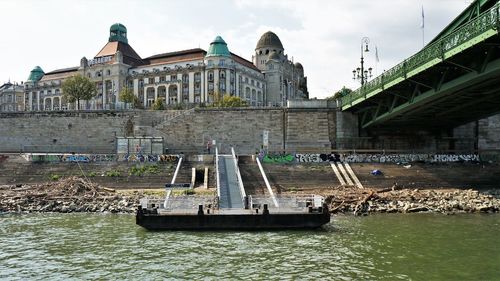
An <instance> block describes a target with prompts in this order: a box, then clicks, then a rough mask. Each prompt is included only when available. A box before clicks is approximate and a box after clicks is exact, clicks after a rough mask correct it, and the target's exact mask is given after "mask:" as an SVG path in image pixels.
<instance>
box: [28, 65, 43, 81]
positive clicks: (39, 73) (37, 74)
mask: <svg viewBox="0 0 500 281" xmlns="http://www.w3.org/2000/svg"><path fill="white" fill-rule="evenodd" d="M43 75H44V72H43V70H42V68H41V67H39V66H38V65H37V66H35V68H33V70H31V72H30V76H29V77H28V80H27V81H28V82H36V81H38V80H40V79H41V78H42V77H43Z"/></svg>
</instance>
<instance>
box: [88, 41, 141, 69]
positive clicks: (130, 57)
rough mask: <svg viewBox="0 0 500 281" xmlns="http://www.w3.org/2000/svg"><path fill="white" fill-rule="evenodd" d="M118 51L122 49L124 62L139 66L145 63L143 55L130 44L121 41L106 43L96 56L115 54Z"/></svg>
mask: <svg viewBox="0 0 500 281" xmlns="http://www.w3.org/2000/svg"><path fill="white" fill-rule="evenodd" d="M117 51H120V52H121V53H122V55H123V62H124V63H126V64H128V65H132V66H137V65H141V64H143V63H144V62H143V61H142V59H141V57H140V56H139V55H138V54H137V53H136V52H135V51H134V49H133V48H132V47H131V46H130V45H129V44H127V43H124V42H121V41H114V42H108V43H107V44H106V45H104V47H102V49H101V50H100V51H99V53H97V55H95V57H96V58H98V57H106V56H114V55H115V54H116V52H117Z"/></svg>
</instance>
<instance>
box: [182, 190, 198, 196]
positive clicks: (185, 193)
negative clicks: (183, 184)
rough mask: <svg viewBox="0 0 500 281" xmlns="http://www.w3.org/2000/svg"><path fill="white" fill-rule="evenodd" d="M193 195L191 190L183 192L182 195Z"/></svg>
mask: <svg viewBox="0 0 500 281" xmlns="http://www.w3.org/2000/svg"><path fill="white" fill-rule="evenodd" d="M193 194H195V192H194V190H193V189H186V190H184V195H193Z"/></svg>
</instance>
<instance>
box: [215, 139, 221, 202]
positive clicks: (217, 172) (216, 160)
mask: <svg viewBox="0 0 500 281" xmlns="http://www.w3.org/2000/svg"><path fill="white" fill-rule="evenodd" d="M215 174H216V175H217V198H218V200H220V176H219V150H218V149H217V146H216V147H215Z"/></svg>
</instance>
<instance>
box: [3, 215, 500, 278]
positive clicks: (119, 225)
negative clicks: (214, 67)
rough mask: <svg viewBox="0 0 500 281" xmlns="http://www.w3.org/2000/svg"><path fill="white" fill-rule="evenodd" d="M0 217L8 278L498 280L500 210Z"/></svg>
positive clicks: (6, 276) (499, 268)
mask: <svg viewBox="0 0 500 281" xmlns="http://www.w3.org/2000/svg"><path fill="white" fill-rule="evenodd" d="M134 219H135V218H134V216H132V215H112V214H101V215H96V214H24V215H11V214H9V215H0V279H1V280H4V279H5V280H74V279H76V280H82V279H84V280H90V279H112V280H118V279H121V280H124V279H126V280H139V279H140V280H153V279H155V280H159V279H169V280H240V279H241V280H243V279H244V280H320V279H324V280H500V216H499V215H454V216H444V215H433V214H411V215H410V214H406V215H398V214H388V215H372V216H368V217H352V216H334V217H332V219H333V221H332V223H331V224H329V225H327V226H325V227H324V229H323V230H317V231H265V232H234V231H220V232H185V231H182V232H180V231H179V232H150V231H146V230H144V229H142V228H141V227H139V226H136V225H135V220H134Z"/></svg>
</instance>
